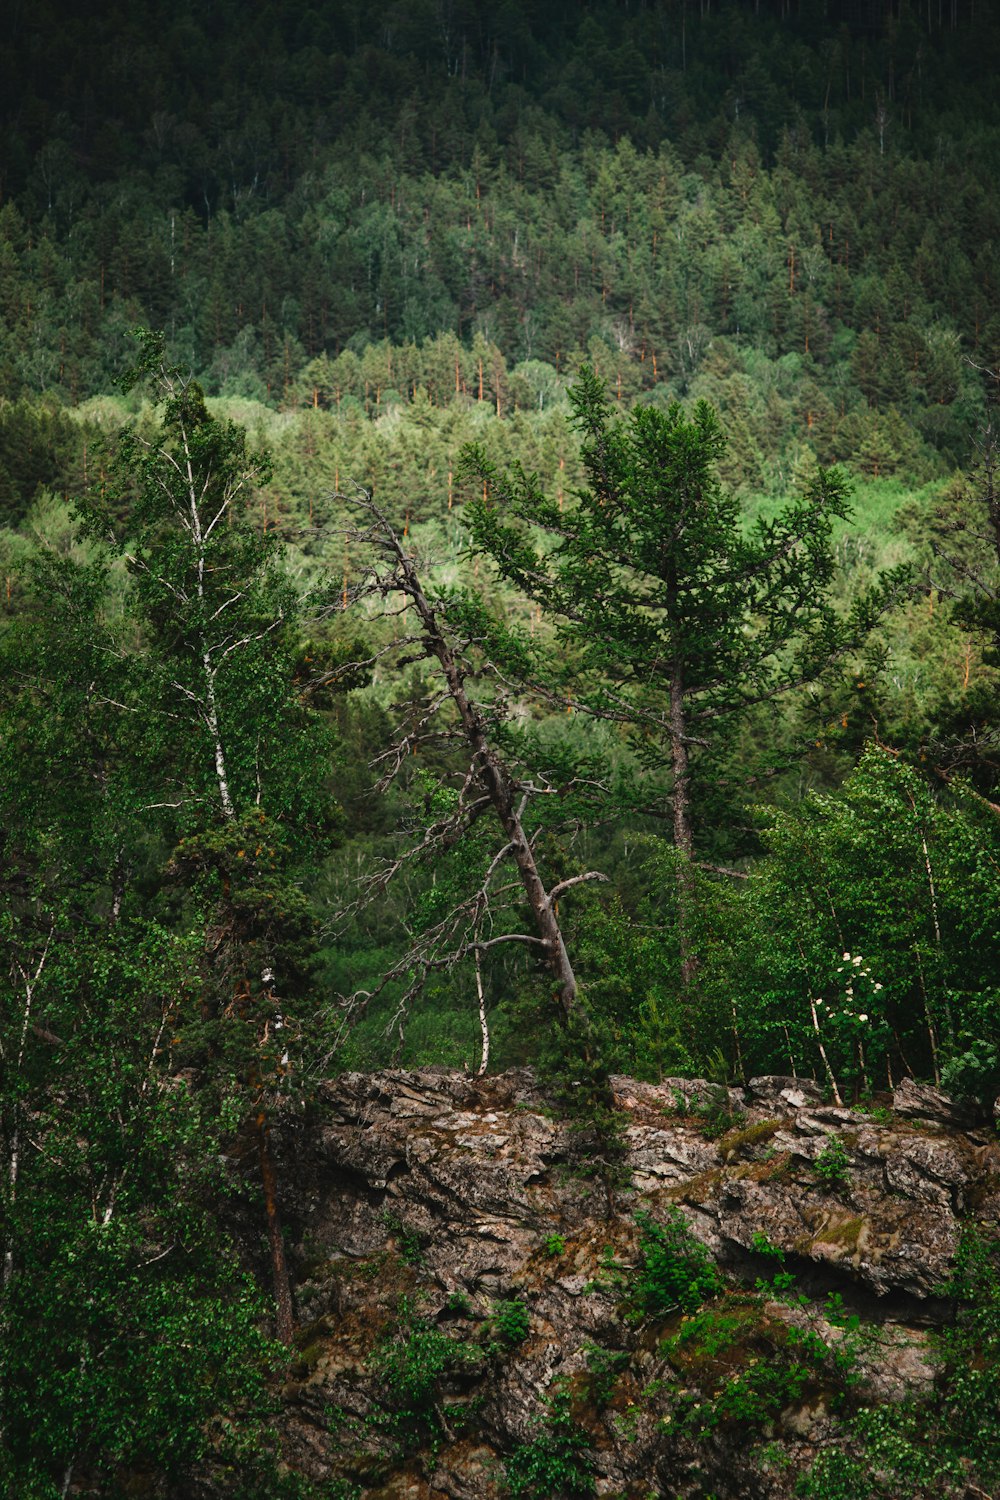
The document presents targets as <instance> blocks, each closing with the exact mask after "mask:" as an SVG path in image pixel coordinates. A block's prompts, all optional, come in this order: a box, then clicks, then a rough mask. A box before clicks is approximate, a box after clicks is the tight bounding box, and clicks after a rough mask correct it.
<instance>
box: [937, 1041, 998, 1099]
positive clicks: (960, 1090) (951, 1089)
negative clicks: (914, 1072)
mask: <svg viewBox="0 0 1000 1500" xmlns="http://www.w3.org/2000/svg"><path fill="white" fill-rule="evenodd" d="M955 1046H956V1050H955V1052H954V1053H953V1054H952V1056H951V1057H949V1058H948V1059H947V1061H946V1062H945V1064H944V1066H943V1067H942V1069H941V1087H942V1088H944V1089H945V1090H946V1091H947V1092H948V1093H949V1094H951V1095H953V1096H954V1097H955V1098H956V1099H961V1100H966V1101H968V1102H969V1103H972V1104H974V1105H975V1106H976V1107H977V1108H978V1109H980V1110H982V1111H983V1112H984V1113H988V1112H990V1111H992V1108H993V1103H994V1100H995V1099H996V1097H997V1095H998V1094H1000V1039H994V1038H990V1039H987V1038H985V1037H977V1036H975V1035H974V1034H973V1033H971V1032H969V1031H960V1032H959V1034H958V1037H957V1039H956V1044H955Z"/></svg>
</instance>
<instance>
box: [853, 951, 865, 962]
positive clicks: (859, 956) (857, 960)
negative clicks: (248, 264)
mask: <svg viewBox="0 0 1000 1500" xmlns="http://www.w3.org/2000/svg"><path fill="white" fill-rule="evenodd" d="M851 963H853V964H862V963H864V959H863V958H862V957H861V954H860V953H859V954H858V956H857V958H852V959H851Z"/></svg>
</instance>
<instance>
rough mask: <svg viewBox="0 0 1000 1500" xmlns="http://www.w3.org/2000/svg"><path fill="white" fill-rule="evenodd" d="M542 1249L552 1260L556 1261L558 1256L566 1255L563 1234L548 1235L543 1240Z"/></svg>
mask: <svg viewBox="0 0 1000 1500" xmlns="http://www.w3.org/2000/svg"><path fill="white" fill-rule="evenodd" d="M542 1249H543V1251H544V1252H545V1254H546V1255H547V1256H548V1257H549V1259H550V1260H555V1258H556V1256H558V1255H563V1254H564V1253H565V1250H566V1241H565V1240H564V1239H563V1237H562V1235H561V1234H547V1235H546V1236H545V1238H544V1239H543V1240H542Z"/></svg>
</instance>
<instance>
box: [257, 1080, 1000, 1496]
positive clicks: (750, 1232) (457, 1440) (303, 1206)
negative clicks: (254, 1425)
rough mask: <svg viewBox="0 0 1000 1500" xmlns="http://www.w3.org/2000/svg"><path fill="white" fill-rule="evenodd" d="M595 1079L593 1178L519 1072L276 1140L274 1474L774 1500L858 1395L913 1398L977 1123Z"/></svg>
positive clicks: (804, 1088) (932, 1373) (344, 1083)
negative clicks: (279, 1312)
mask: <svg viewBox="0 0 1000 1500" xmlns="http://www.w3.org/2000/svg"><path fill="white" fill-rule="evenodd" d="M613 1089H614V1096H615V1105H616V1108H617V1110H618V1111H619V1112H620V1127H621V1131H622V1133H623V1139H624V1144H625V1147H626V1153H625V1157H624V1161H623V1163H622V1167H621V1169H620V1170H619V1171H618V1172H617V1174H616V1177H617V1180H616V1181H613V1182H609V1181H608V1180H607V1173H604V1174H603V1178H602V1174H600V1173H598V1174H596V1175H594V1174H592V1173H591V1172H590V1171H589V1170H588V1169H589V1168H590V1167H591V1166H592V1165H593V1162H592V1156H591V1149H590V1147H589V1145H588V1138H587V1136H586V1134H585V1133H583V1134H581V1133H580V1131H579V1130H578V1129H577V1128H576V1127H575V1126H574V1124H573V1122H572V1121H566V1120H565V1119H562V1118H559V1117H557V1116H556V1115H555V1114H554V1112H553V1111H552V1110H551V1109H550V1108H548V1107H547V1103H546V1099H545V1097H544V1096H543V1094H542V1093H541V1091H540V1090H539V1088H538V1086H537V1084H536V1082H535V1080H534V1079H533V1077H532V1075H531V1074H529V1073H525V1072H518V1073H510V1074H506V1075H502V1076H498V1077H494V1078H485V1079H482V1080H477V1079H473V1078H470V1077H467V1076H463V1075H460V1074H456V1073H453V1072H448V1071H443V1070H435V1069H424V1070H422V1071H420V1072H383V1073H379V1074H375V1075H370V1076H362V1075H357V1074H352V1075H348V1076H346V1077H343V1078H341V1079H338V1080H336V1081H335V1082H332V1083H330V1084H328V1085H327V1086H326V1087H325V1088H324V1091H323V1101H322V1107H321V1110H320V1112H319V1117H318V1118H317V1119H315V1120H314V1121H313V1122H312V1124H311V1125H310V1126H309V1127H308V1128H307V1129H301V1130H299V1131H297V1132H294V1133H289V1134H287V1135H286V1137H285V1141H284V1146H285V1154H286V1161H285V1175H286V1182H287V1183H288V1185H289V1187H288V1192H287V1201H286V1210H285V1211H286V1214H287V1216H288V1219H289V1223H290V1225H291V1226H292V1240H293V1244H292V1250H291V1262H292V1265H293V1268H294V1272H295V1277H296V1298H297V1312H298V1318H299V1324H300V1330H301V1331H300V1334H299V1338H298V1346H299V1347H298V1357H297V1362H296V1364H295V1366H294V1367H293V1372H292V1379H291V1380H290V1381H289V1383H288V1385H287V1386H286V1388H285V1390H284V1393H283V1400H284V1417H283V1420H282V1444H283V1449H284V1453H285V1458H286V1461H287V1462H288V1463H289V1464H290V1465H291V1466H292V1467H293V1468H295V1469H297V1470H300V1471H304V1472H306V1473H308V1474H309V1475H311V1476H312V1477H313V1478H315V1479H316V1480H317V1481H322V1482H324V1483H326V1484H327V1485H328V1486H330V1492H332V1493H333V1494H342V1495H344V1496H355V1495H364V1496H372V1497H379V1496H400V1497H402V1496H412V1497H414V1500H417V1497H420V1500H444V1497H450V1500H489V1497H493V1496H497V1497H500V1496H504V1495H508V1494H513V1495H514V1496H519V1495H521V1496H539V1497H543V1496H546V1495H550V1496H553V1497H557V1496H562V1495H570V1496H572V1495H576V1494H580V1495H585V1494H596V1495H601V1496H616V1497H622V1500H624V1497H628V1500H648V1497H653V1496H665V1497H669V1500H674V1497H681V1496H684V1497H695V1496H699V1497H710V1496H714V1497H717V1500H729V1497H762V1500H763V1497H771V1500H778V1497H785V1496H791V1495H793V1494H796V1493H800V1492H801V1490H797V1489H796V1486H797V1485H799V1486H801V1485H802V1484H803V1483H804V1482H805V1481H804V1480H803V1478H802V1476H804V1475H807V1474H809V1473H810V1471H813V1470H814V1469H815V1464H816V1461H817V1459H818V1458H821V1457H822V1455H823V1454H824V1452H829V1451H830V1450H832V1449H833V1448H837V1449H838V1450H840V1449H845V1444H846V1449H849V1448H850V1442H851V1440H850V1438H849V1437H848V1438H845V1433H849V1432H850V1430H851V1423H852V1420H853V1418H854V1415H855V1414H856V1413H857V1412H859V1411H865V1410H870V1409H872V1408H873V1407H877V1406H882V1405H885V1404H887V1403H894V1402H900V1401H904V1400H908V1399H909V1398H915V1399H916V1401H917V1402H924V1403H930V1402H931V1400H932V1397H933V1393H934V1387H935V1381H936V1380H939V1378H940V1377H939V1374H938V1373H937V1366H936V1364H935V1356H934V1330H935V1329H936V1328H938V1327H939V1326H947V1324H948V1321H949V1319H951V1318H952V1316H953V1310H954V1309H953V1304H952V1302H951V1301H950V1300H949V1299H948V1297H947V1296H945V1295H943V1293H942V1284H943V1283H945V1282H946V1281H947V1280H948V1277H949V1274H950V1270H951V1267H952V1265H953V1260H954V1256H955V1253H956V1249H957V1247H958V1245H959V1239H960V1234H961V1232H962V1226H963V1224H969V1223H974V1222H976V1221H986V1222H995V1221H996V1219H997V1210H998V1208H1000V1150H998V1147H997V1144H996V1134H995V1131H993V1130H992V1129H988V1128H982V1127H981V1128H979V1129H974V1128H969V1122H968V1121H967V1120H965V1119H963V1117H962V1115H961V1113H960V1111H958V1110H957V1109H956V1108H955V1107H954V1106H953V1105H951V1104H950V1103H949V1101H948V1100H947V1099H945V1098H944V1096H942V1095H940V1094H937V1093H935V1092H934V1091H932V1090H929V1089H924V1088H921V1087H918V1086H916V1085H914V1084H912V1083H909V1082H907V1083H904V1084H903V1085H902V1086H901V1087H900V1088H899V1089H897V1091H896V1094H895V1096H894V1097H893V1098H891V1099H887V1100H886V1103H885V1105H884V1106H883V1107H882V1108H880V1109H877V1110H875V1111H874V1112H872V1113H863V1112H861V1111H859V1110H854V1109H839V1108H832V1107H830V1106H829V1105H828V1104H826V1103H824V1100H823V1096H822V1092H821V1090H820V1089H819V1088H818V1087H817V1086H816V1085H815V1084H813V1083H811V1082H809V1081H804V1080H802V1079H791V1078H760V1079H755V1080H754V1081H753V1082H751V1084H750V1085H749V1086H748V1087H747V1088H745V1089H728V1090H727V1089H720V1088H718V1087H714V1086H712V1085H709V1084H706V1083H702V1082H698V1081H691V1080H679V1079H677V1080H669V1079H668V1080H666V1081H665V1082H664V1083H662V1084H659V1085H655V1086H654V1085H650V1084H642V1083H636V1082H634V1081H632V1080H629V1079H625V1078H619V1079H615V1080H613ZM846 1449H845V1451H846ZM821 1467H822V1466H821ZM942 1483H943V1481H942ZM969 1483H970V1485H971V1486H972V1487H971V1488H969V1490H968V1494H970V1495H973V1494H976V1495H980V1496H981V1495H983V1494H985V1493H986V1491H985V1490H984V1489H982V1488H981V1487H979V1486H977V1485H976V1484H973V1483H972V1479H971V1478H970V1480H969ZM946 1492H947V1493H949V1494H951V1493H955V1494H961V1493H963V1490H962V1489H961V1487H959V1488H958V1489H954V1488H953V1487H952V1488H947V1490H946V1489H945V1488H942V1489H941V1490H940V1493H941V1494H944V1493H946ZM815 1493H827V1492H826V1491H822V1492H821V1491H819V1490H815ZM829 1493H831V1494H832V1493H834V1491H833V1490H830V1491H829ZM843 1493H844V1494H845V1495H847V1496H850V1495H851V1493H852V1491H851V1489H850V1487H849V1486H848V1487H847V1488H846V1489H845V1490H844V1491H843Z"/></svg>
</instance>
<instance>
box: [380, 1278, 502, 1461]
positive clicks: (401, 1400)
mask: <svg viewBox="0 0 1000 1500" xmlns="http://www.w3.org/2000/svg"><path fill="white" fill-rule="evenodd" d="M481 1358H482V1356H481V1355H480V1354H479V1352H478V1350H476V1348H475V1347H474V1346H473V1345H471V1344H467V1343H463V1342H462V1341H461V1340H459V1339H453V1338H449V1336H448V1334H446V1333H443V1332H442V1331H441V1329H440V1328H435V1327H434V1326H433V1324H431V1323H428V1321H427V1319H426V1318H421V1317H418V1316H417V1314H416V1313H415V1311H414V1306H413V1302H412V1300H411V1299H410V1298H408V1297H404V1298H402V1300H401V1302H400V1309H399V1322H398V1324H397V1326H396V1328H395V1330H394V1331H393V1332H391V1333H389V1335H388V1336H387V1337H386V1338H384V1339H383V1340H382V1342H381V1343H380V1344H379V1345H378V1346H377V1347H376V1349H375V1351H374V1353H373V1354H372V1356H371V1358H370V1360H369V1368H370V1369H371V1370H372V1372H373V1374H374V1375H375V1376H376V1378H377V1380H378V1381H379V1383H380V1385H381V1386H382V1388H383V1390H384V1392H385V1395H386V1397H387V1398H388V1403H389V1404H390V1406H391V1412H390V1413H388V1414H387V1415H386V1416H385V1418H384V1419H383V1421H384V1425H386V1426H387V1427H389V1428H390V1429H391V1430H392V1431H394V1432H395V1433H396V1434H397V1436H400V1437H406V1436H419V1435H420V1434H422V1433H425V1432H430V1433H431V1434H436V1433H437V1429H438V1417H437V1413H436V1411H435V1409H434V1408H435V1403H436V1400H437V1394H438V1387H439V1383H440V1381H441V1379H442V1378H443V1377H444V1376H445V1375H448V1374H452V1373H454V1372H456V1371H458V1370H461V1369H463V1368H466V1369H467V1368H469V1367H470V1366H473V1365H475V1363H476V1362H477V1361H480V1362H481Z"/></svg>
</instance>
